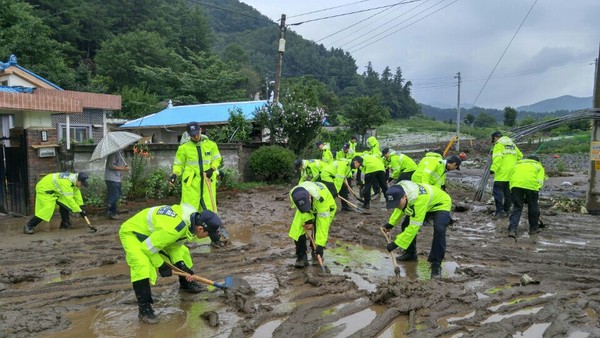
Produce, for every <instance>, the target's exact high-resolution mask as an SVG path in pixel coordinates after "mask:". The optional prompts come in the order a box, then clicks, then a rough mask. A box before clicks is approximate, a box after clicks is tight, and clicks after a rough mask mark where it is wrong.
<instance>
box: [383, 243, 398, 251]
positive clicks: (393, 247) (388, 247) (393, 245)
mask: <svg viewBox="0 0 600 338" xmlns="http://www.w3.org/2000/svg"><path fill="white" fill-rule="evenodd" d="M385 249H386V250H387V251H388V252H392V251H394V250H396V249H398V244H396V243H394V242H390V243H388V245H386V246H385Z"/></svg>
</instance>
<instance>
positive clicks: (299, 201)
mask: <svg viewBox="0 0 600 338" xmlns="http://www.w3.org/2000/svg"><path fill="white" fill-rule="evenodd" d="M309 196H310V194H309V193H308V190H306V189H305V188H302V187H297V188H295V189H294V190H293V191H292V201H294V204H295V205H296V208H298V211H300V212H308V211H309V210H310V208H311V205H310V199H309V198H308V197H309Z"/></svg>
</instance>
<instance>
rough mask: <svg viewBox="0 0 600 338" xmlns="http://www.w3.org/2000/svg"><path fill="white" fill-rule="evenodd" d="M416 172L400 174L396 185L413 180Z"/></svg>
mask: <svg viewBox="0 0 600 338" xmlns="http://www.w3.org/2000/svg"><path fill="white" fill-rule="evenodd" d="M414 172H415V171H414V170H413V171H405V172H403V173H400V176H398V180H396V183H398V182H400V181H410V180H411V179H412V175H413V174H414Z"/></svg>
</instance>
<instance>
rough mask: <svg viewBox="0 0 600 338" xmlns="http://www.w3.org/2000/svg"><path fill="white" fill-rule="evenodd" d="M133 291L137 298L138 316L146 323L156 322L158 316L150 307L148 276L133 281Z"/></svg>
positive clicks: (150, 291) (150, 293)
mask: <svg viewBox="0 0 600 338" xmlns="http://www.w3.org/2000/svg"><path fill="white" fill-rule="evenodd" d="M133 291H134V292H135V298H136V299H137V303H138V308H139V313H138V318H139V319H140V320H141V321H142V322H144V323H146V324H156V323H158V318H156V315H155V314H154V310H153V309H152V303H154V300H152V290H151V289H150V280H149V279H148V278H146V279H142V280H138V281H135V282H133Z"/></svg>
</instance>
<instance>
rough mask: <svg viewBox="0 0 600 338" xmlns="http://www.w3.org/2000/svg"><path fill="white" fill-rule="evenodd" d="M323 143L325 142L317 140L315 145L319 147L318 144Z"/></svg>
mask: <svg viewBox="0 0 600 338" xmlns="http://www.w3.org/2000/svg"><path fill="white" fill-rule="evenodd" d="M321 144H323V142H322V141H317V142H316V143H315V146H317V147H318V146H320V145H321Z"/></svg>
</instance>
